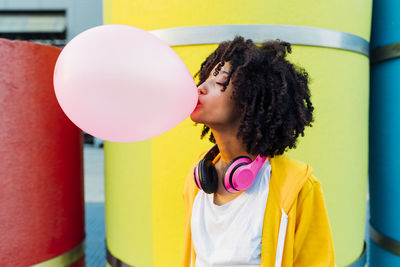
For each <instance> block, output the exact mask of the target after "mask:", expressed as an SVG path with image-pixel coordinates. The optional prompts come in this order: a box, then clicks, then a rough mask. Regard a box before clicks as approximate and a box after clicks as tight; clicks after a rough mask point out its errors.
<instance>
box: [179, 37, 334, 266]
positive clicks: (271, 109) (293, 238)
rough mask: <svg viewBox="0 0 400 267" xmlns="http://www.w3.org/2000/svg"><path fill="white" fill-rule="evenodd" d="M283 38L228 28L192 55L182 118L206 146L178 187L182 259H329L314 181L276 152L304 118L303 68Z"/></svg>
mask: <svg viewBox="0 0 400 267" xmlns="http://www.w3.org/2000/svg"><path fill="white" fill-rule="evenodd" d="M287 52H289V53H291V45H290V44H289V43H287V42H283V41H280V40H279V39H277V40H274V41H267V42H264V43H262V44H261V45H255V44H254V43H253V42H252V40H245V39H244V38H243V37H240V36H237V37H235V38H234V40H232V41H226V42H222V43H221V44H220V45H219V46H218V48H217V49H216V50H215V51H214V52H213V53H212V54H211V55H209V56H208V57H207V59H206V60H205V61H204V62H203V63H202V64H201V68H200V70H199V72H198V73H197V74H196V75H195V76H197V75H199V80H200V81H199V84H198V93H199V102H198V105H197V107H196V109H195V110H194V111H193V113H192V114H191V119H192V120H193V121H194V122H196V123H201V124H203V125H204V127H203V131H202V134H201V138H203V137H204V136H206V135H207V134H208V133H210V137H209V140H210V141H211V142H212V143H214V144H215V145H214V146H213V147H212V148H211V149H210V150H209V151H205V152H203V153H201V154H200V155H199V157H198V159H197V160H196V161H195V163H194V165H193V167H192V169H191V170H190V172H189V174H188V176H187V178H186V181H185V187H184V192H183V196H184V201H185V210H186V215H185V250H184V260H183V266H185V267H189V266H192V267H194V266H196V267H198V266H268V267H271V266H286V267H289V266H305V267H311V266H321V267H323V266H335V263H334V248H333V243H332V235H331V228H330V224H329V220H328V216H327V211H326V206H325V200H324V196H323V192H322V188H321V184H320V182H319V181H318V180H317V179H316V177H315V176H314V175H313V170H312V168H311V166H310V165H309V164H306V163H303V162H301V161H298V160H296V159H293V158H291V157H289V156H288V155H286V154H285V153H284V152H285V151H286V150H287V149H288V148H295V147H296V140H297V138H298V136H299V135H300V134H301V135H302V136H304V128H305V127H306V126H312V125H311V122H313V116H312V112H313V110H314V107H313V105H312V103H311V101H310V91H309V88H308V81H309V78H308V74H307V72H306V71H305V70H303V69H301V68H298V67H295V66H294V65H292V64H291V63H290V62H289V61H287V60H286V59H285V57H286V53H287Z"/></svg>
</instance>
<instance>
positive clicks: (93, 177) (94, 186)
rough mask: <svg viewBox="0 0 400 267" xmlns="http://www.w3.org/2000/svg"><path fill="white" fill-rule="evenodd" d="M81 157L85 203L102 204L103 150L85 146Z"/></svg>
mask: <svg viewBox="0 0 400 267" xmlns="http://www.w3.org/2000/svg"><path fill="white" fill-rule="evenodd" d="M83 156H84V173H85V202H104V150H103V149H102V148H98V147H94V146H92V145H88V144H85V145H84V148H83Z"/></svg>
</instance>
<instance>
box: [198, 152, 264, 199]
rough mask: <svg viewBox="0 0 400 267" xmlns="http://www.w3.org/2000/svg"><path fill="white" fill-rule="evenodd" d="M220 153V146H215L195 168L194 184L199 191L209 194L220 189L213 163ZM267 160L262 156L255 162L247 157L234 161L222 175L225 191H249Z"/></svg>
mask: <svg viewBox="0 0 400 267" xmlns="http://www.w3.org/2000/svg"><path fill="white" fill-rule="evenodd" d="M218 153H219V148H218V146H217V145H215V146H213V147H212V148H211V149H210V151H208V152H207V154H206V155H205V156H204V157H203V159H202V160H200V162H199V163H198V164H197V166H196V167H195V168H194V182H195V183H196V185H197V187H198V188H199V189H202V190H203V191H204V192H206V193H208V194H212V193H214V192H216V191H217V188H218V174H217V171H216V169H215V167H214V164H213V163H212V161H213V160H214V159H215V157H216V156H217V155H218ZM265 160H266V157H261V156H260V155H258V156H257V158H256V159H255V160H254V161H253V162H252V161H251V159H250V158H249V157H246V156H240V157H237V158H235V159H233V160H232V161H231V162H229V163H228V165H226V167H225V169H224V172H223V174H222V177H224V181H223V183H222V184H223V186H224V187H225V189H226V190H227V191H228V192H231V193H236V192H238V191H242V190H246V189H248V188H249V187H250V186H251V185H252V184H253V182H254V179H255V178H256V176H257V173H258V171H259V170H260V169H261V167H262V165H263V164H264V162H265Z"/></svg>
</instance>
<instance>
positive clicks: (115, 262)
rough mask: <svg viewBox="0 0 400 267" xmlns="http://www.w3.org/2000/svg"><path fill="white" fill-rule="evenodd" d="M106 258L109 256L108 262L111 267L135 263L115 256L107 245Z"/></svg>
mask: <svg viewBox="0 0 400 267" xmlns="http://www.w3.org/2000/svg"><path fill="white" fill-rule="evenodd" d="M106 258H107V263H108V264H110V265H111V267H134V266H133V265H130V264H128V263H125V262H123V261H122V260H120V259H118V258H117V257H115V256H114V255H113V254H111V252H110V251H109V250H108V247H107V246H106Z"/></svg>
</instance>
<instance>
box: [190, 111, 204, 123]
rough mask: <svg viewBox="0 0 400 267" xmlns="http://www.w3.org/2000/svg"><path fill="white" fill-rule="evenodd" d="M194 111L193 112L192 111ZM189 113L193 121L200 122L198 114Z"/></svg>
mask: <svg viewBox="0 0 400 267" xmlns="http://www.w3.org/2000/svg"><path fill="white" fill-rule="evenodd" d="M193 113H194V112H193ZM193 113H192V114H190V119H191V120H192V121H193V122H197V123H202V122H201V121H200V120H199V118H198V116H197V115H195V114H193Z"/></svg>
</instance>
